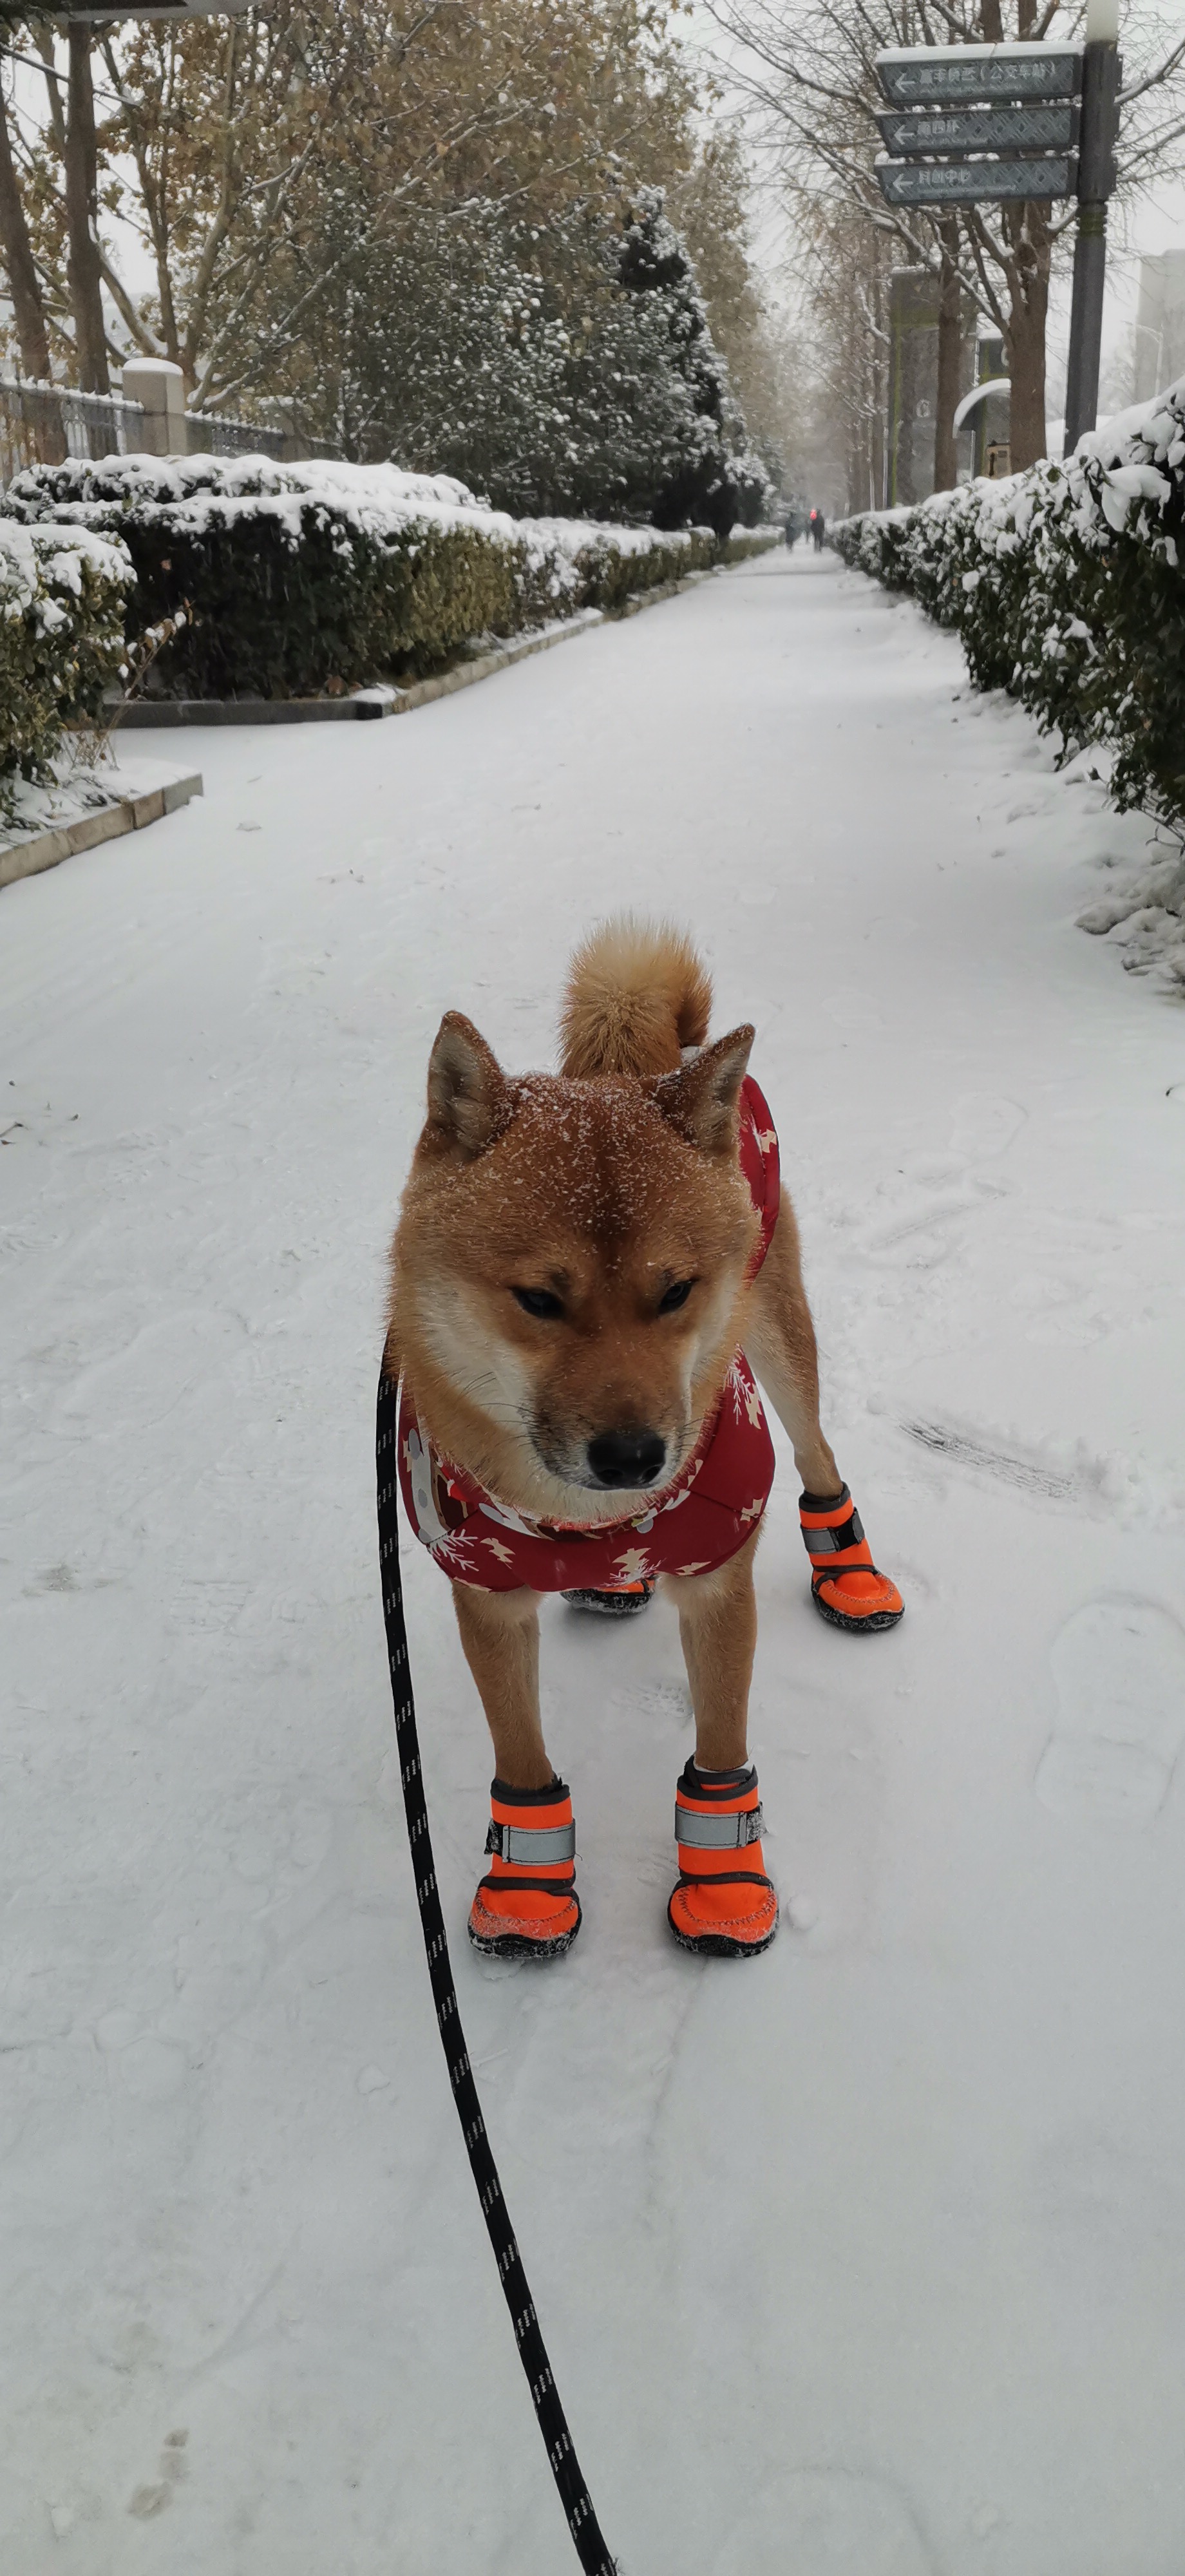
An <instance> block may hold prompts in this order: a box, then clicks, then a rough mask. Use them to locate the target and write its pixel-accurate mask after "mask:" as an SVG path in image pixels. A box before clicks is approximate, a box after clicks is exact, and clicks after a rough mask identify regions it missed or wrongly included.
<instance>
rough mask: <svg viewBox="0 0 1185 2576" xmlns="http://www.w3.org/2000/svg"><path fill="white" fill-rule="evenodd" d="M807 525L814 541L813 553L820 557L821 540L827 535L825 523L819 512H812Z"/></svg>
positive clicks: (821, 550)
mask: <svg viewBox="0 0 1185 2576" xmlns="http://www.w3.org/2000/svg"><path fill="white" fill-rule="evenodd" d="M808 525H809V527H810V532H811V535H812V537H813V538H814V541H815V553H816V554H817V555H821V554H822V552H823V539H824V537H825V536H826V534H827V521H826V519H825V518H824V516H823V513H822V511H821V510H812V512H811V515H810V519H809V522H808Z"/></svg>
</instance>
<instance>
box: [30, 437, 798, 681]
mask: <svg viewBox="0 0 1185 2576" xmlns="http://www.w3.org/2000/svg"><path fill="white" fill-rule="evenodd" d="M0 510H2V511H3V512H4V513H7V514H8V515H9V516H10V517H15V518H18V519H20V520H21V521H23V522H25V523H26V524H28V525H37V524H38V523H41V524H44V523H45V522H46V521H52V522H53V523H54V525H55V526H57V527H59V528H61V527H63V526H65V527H69V528H72V529H79V530H80V529H86V530H88V531H91V532H94V533H96V534H102V535H104V536H107V537H115V536H118V537H119V538H121V539H122V540H123V542H124V544H125V545H126V547H127V550H128V553H129V555H130V556H131V560H132V562H133V564H134V566H135V571H136V577H137V578H136V590H135V595H134V599H133V600H132V601H131V603H130V605H129V628H128V631H129V636H130V637H131V636H134V635H135V634H136V633H138V632H141V631H142V630H143V629H144V628H148V627H155V626H157V625H158V624H159V623H160V622H161V621H162V620H163V619H166V618H169V617H171V616H174V615H175V614H176V613H177V611H178V610H180V609H185V610H186V611H187V615H186V621H185V624H184V625H183V627H182V629H181V631H180V633H179V634H178V635H177V636H176V637H175V639H174V640H173V641H171V642H170V643H169V644H168V645H167V646H166V647H165V649H164V650H163V651H162V652H161V654H160V655H159V657H158V659H157V662H156V664H155V666H154V674H153V678H154V685H155V686H157V687H159V688H161V689H163V690H164V691H165V693H166V694H168V695H169V696H174V697H200V698H204V697H210V698H224V697H236V696H238V697H255V696H259V697H269V698H270V697H298V696H302V695H305V694H306V693H314V692H318V691H322V690H324V689H325V688H327V687H331V686H334V685H344V686H346V687H349V686H351V685H352V684H354V683H356V682H358V681H366V680H373V679H375V678H376V677H378V676H380V675H382V674H384V673H387V672H394V673H396V674H404V675H407V674H415V673H420V672H423V671H427V670H430V669H431V668H432V667H433V666H434V665H438V664H439V663H440V662H441V661H442V660H444V659H446V658H447V657H448V656H449V655H450V654H452V653H455V652H456V651H457V650H458V649H459V648H460V647H461V646H463V645H464V644H466V643H467V642H469V641H470V640H471V639H472V638H473V637H475V636H482V635H509V634H512V633H514V632H515V631H516V630H517V629H519V628H521V627H524V626H533V625H538V624H540V623H543V622H545V621H546V620H548V619H549V618H555V617H559V616H564V615H567V614H570V613H571V612H572V611H573V610H574V609H577V608H583V607H604V608H614V607H618V606H620V604H621V602H622V600H623V599H624V598H625V597H626V596H627V595H628V594H629V593H631V592H636V591H643V590H648V589H652V588H654V587H655V586H657V585H658V584H660V583H662V582H666V581H670V580H672V579H675V578H677V577H678V576H680V575H681V574H684V573H687V572H691V571H696V570H699V569H701V568H706V567H708V566H709V565H711V564H714V563H718V562H720V561H725V560H730V559H731V558H732V556H733V555H734V554H735V553H737V552H748V551H751V550H752V549H753V548H754V547H760V545H762V544H766V543H769V542H770V539H769V537H768V535H762V534H761V533H760V532H758V531H742V530H738V531H737V532H736V534H735V538H734V539H729V540H725V542H724V544H723V545H721V544H720V543H718V541H717V539H716V538H715V537H714V536H713V534H712V532H711V530H710V529H708V528H691V529H679V530H675V531H672V532H669V533H668V532H666V531H659V530H658V529H655V528H626V527H611V526H605V525H602V524H600V523H599V522H594V521H582V520H572V519H540V520H531V519H511V518H508V517H507V516H506V515H505V514H504V513H502V512H500V511H497V510H491V509H489V508H488V507H487V506H486V504H485V503H484V502H482V501H479V500H478V499H477V498H476V497H475V496H474V494H473V493H472V492H470V491H469V490H468V489H467V488H466V486H465V485H464V484H463V483H458V482H455V481H454V480H453V478H452V477H451V476H449V475H420V474H405V473H403V472H401V471H400V470H399V469H398V468H397V467H395V466H393V465H337V464H327V463H324V464H323V463H317V464H310V465H300V464H294V465H278V464H275V463H273V462H272V460H271V459H270V458H269V457H263V456H246V457H234V458H222V457H214V456H193V457H189V458H185V459H178V458H157V457H150V456H113V457H108V458H106V459H105V460H104V461H103V462H102V463H99V464H91V463H88V462H85V461H82V460H76V459H71V460H70V461H69V462H68V463H67V464H65V465H38V466H30V467H29V468H27V470H26V471H25V472H24V473H23V474H18V475H17V476H16V478H15V480H14V481H13V482H12V483H11V484H10V486H9V488H8V492H7V494H6V495H5V497H4V500H3V502H2V503H0ZM0 524H2V521H0Z"/></svg>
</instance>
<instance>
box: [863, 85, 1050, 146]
mask: <svg viewBox="0 0 1185 2576" xmlns="http://www.w3.org/2000/svg"><path fill="white" fill-rule="evenodd" d="M876 121H877V124H878V125H879V127H880V130H881V140H882V142H883V143H884V145H885V149H886V151H889V152H897V153H900V154H902V155H903V156H904V158H905V159H906V160H916V159H917V158H918V157H919V155H926V154H929V153H932V152H1070V151H1072V150H1073V147H1074V145H1075V144H1076V142H1077V140H1078V108H1077V105H1076V103H1075V101H1074V100H1072V99H1064V100H1061V99H1058V100H1054V101H1052V102H1051V104H1050V105H1049V106H1047V107H1046V106H1041V105H1040V104H1037V105H1034V106H1031V107H949V108H940V107H933V108H925V107H915V108H908V107H905V108H892V107H889V108H886V107H882V108H879V109H878V111H877V119H876Z"/></svg>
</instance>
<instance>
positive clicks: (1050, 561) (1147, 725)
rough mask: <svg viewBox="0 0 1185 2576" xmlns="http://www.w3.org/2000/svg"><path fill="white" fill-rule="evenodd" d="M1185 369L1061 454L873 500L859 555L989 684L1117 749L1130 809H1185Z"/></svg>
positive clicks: (841, 528)
mask: <svg viewBox="0 0 1185 2576" xmlns="http://www.w3.org/2000/svg"><path fill="white" fill-rule="evenodd" d="M1183 520H1185V378H1182V380H1181V381H1180V382H1179V383H1178V384H1176V385H1174V386H1172V387H1171V389H1170V390H1169V392H1168V393H1165V394H1158V395H1157V396H1156V398H1155V399H1154V401H1152V402H1150V403H1141V404H1140V405H1139V406H1138V407H1137V408H1136V409H1134V410H1132V411H1127V412H1122V413H1120V415H1119V416H1118V417H1117V418H1116V419H1114V420H1111V421H1108V422H1107V423H1106V425H1105V427H1104V428H1102V429H1099V430H1095V431H1092V432H1090V433H1088V435H1087V436H1086V437H1084V438H1081V439H1080V440H1079V442H1078V445H1077V447H1076V449H1075V451H1074V454H1073V455H1072V456H1070V457H1067V458H1066V459H1065V460H1064V461H1063V462H1061V463H1057V464H1054V463H1051V462H1046V463H1044V464H1041V465H1034V466H1032V467H1030V469H1029V471H1028V472H1027V473H1024V474H1014V475H1012V476H1010V477H1008V478H1007V479H1006V480H1004V481H1001V482H986V481H981V482H977V483H971V484H964V485H962V486H961V487H960V489H959V490H958V491H956V492H941V493H935V494H934V495H933V497H932V498H931V499H930V500H928V501H923V502H921V503H920V504H919V505H918V507H917V508H916V509H905V510H880V511H869V512H866V513H865V514H864V515H863V516H861V517H860V518H855V519H847V520H844V521H842V522H841V523H840V524H839V525H838V526H836V527H834V528H832V530H831V542H832V544H833V545H834V546H835V547H836V548H837V549H838V551H839V553H840V554H841V555H842V556H843V558H844V560H845V562H846V563H849V564H855V565H858V566H859V567H860V569H861V570H862V571H864V572H868V573H872V574H873V575H874V576H875V577H876V579H877V580H879V581H883V582H885V583H887V584H888V586H889V587H890V588H892V589H895V590H907V591H909V592H911V593H912V595H913V597H914V598H915V599H917V600H918V601H919V603H920V605H921V606H922V607H923V608H924V609H925V610H926V611H927V614H928V615H929V616H931V617H934V618H936V619H937V620H938V622H939V624H940V625H943V626H950V627H954V628H956V629H957V630H958V633H959V635H960V636H961V638H962V642H963V646H964V650H965V652H966V655H967V660H968V663H969V666H970V670H971V676H972V679H973V680H974V682H975V684H976V686H977V687H978V688H984V689H991V688H1002V689H1007V690H1008V691H1009V692H1010V694H1011V695H1012V696H1013V697H1016V698H1020V699H1021V700H1022V702H1023V704H1024V705H1025V706H1026V707H1028V708H1029V709H1030V711H1031V712H1032V714H1033V715H1035V716H1036V718H1037V721H1038V723H1039V725H1040V726H1041V728H1042V731H1043V732H1057V733H1059V734H1060V735H1061V740H1062V751H1061V757H1063V758H1066V757H1068V756H1069V754H1070V753H1071V752H1073V751H1076V750H1079V749H1081V748H1082V747H1083V746H1084V745H1085V744H1087V743H1105V744H1107V745H1109V746H1110V747H1111V748H1112V749H1113V750H1114V753H1115V759H1114V766H1113V769H1112V772H1111V792H1112V795H1113V796H1114V798H1115V801H1116V803H1117V804H1118V805H1119V806H1120V808H1124V807H1127V806H1132V805H1140V806H1145V807H1147V808H1148V809H1149V810H1150V811H1151V812H1153V813H1154V814H1157V815H1160V816H1162V817H1164V818H1165V819H1167V820H1169V821H1171V822H1173V823H1174V824H1180V823H1181V822H1182V821H1183V820H1185V532H1183V524H1182V523H1183Z"/></svg>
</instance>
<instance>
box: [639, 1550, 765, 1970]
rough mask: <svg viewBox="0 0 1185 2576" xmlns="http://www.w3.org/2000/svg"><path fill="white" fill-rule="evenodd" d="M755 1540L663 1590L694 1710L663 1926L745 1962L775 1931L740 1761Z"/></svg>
mask: <svg viewBox="0 0 1185 2576" xmlns="http://www.w3.org/2000/svg"><path fill="white" fill-rule="evenodd" d="M757 1536H758V1533H757V1532H756V1531H754V1533H753V1536H752V1538H749V1539H746V1541H745V1544H744V1546H743V1547H742V1548H739V1549H738V1551H737V1553H736V1555H735V1556H731V1557H730V1558H729V1560H728V1563H727V1564H726V1565H722V1566H719V1567H718V1568H717V1570H716V1572H715V1573H713V1574H697V1575H684V1576H678V1577H673V1578H672V1579H671V1583H670V1590H671V1592H672V1594H673V1596H674V1599H675V1602H676V1604H677V1606H678V1611H679V1631H680V1635H681V1637H682V1640H683V1655H684V1660H685V1662H686V1665H687V1678H688V1681H689V1682H690V1684H691V1699H692V1705H693V1707H694V1709H695V1759H694V1761H692V1762H688V1763H687V1764H686V1766H685V1768H684V1771H683V1775H682V1778H681V1779H680V1781H679V1785H678V1788H677V1790H676V1792H675V1841H676V1844H677V1846H678V1853H679V1877H678V1881H677V1884H676V1887H675V1891H674V1894H673V1895H672V1897H671V1901H670V1904H669V1906H668V1908H667V1920H668V1922H669V1923H670V1926H671V1930H672V1932H673V1933H674V1935H675V1938H676V1940H677V1941H679V1942H681V1943H682V1945H683V1948H684V1949H685V1950H694V1951H696V1952H697V1953H698V1954H700V1955H701V1956H705V1957H708V1958H729V1959H736V1958H743V1957H750V1958H751V1957H752V1956H753V1954H754V1953H755V1952H756V1951H758V1950H766V1949H768V1947H769V1944H770V1942H771V1941H772V1939H773V1937H774V1934H775V1932H776V1931H777V1928H778V1900H777V1897H776V1895H775V1893H774V1889H773V1885H772V1883H771V1881H770V1879H769V1878H768V1876H767V1875H766V1868H765V1859H764V1855H763V1852H762V1848H761V1797H760V1792H759V1790H758V1786H757V1774H756V1772H755V1770H754V1769H753V1766H752V1764H751V1762H750V1760H749V1754H748V1724H749V1684H750V1681H751V1680H752V1676H753V1651H754V1648H755V1646H756V1643H757V1601H756V1596H755V1594H754V1591H753V1556H754V1552H755V1549H756V1546H757Z"/></svg>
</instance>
